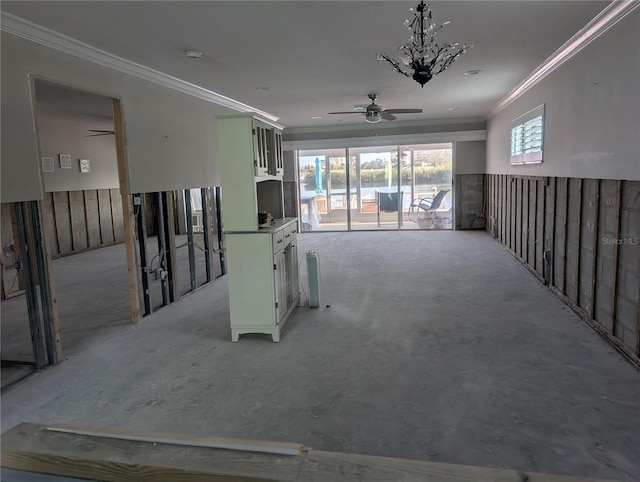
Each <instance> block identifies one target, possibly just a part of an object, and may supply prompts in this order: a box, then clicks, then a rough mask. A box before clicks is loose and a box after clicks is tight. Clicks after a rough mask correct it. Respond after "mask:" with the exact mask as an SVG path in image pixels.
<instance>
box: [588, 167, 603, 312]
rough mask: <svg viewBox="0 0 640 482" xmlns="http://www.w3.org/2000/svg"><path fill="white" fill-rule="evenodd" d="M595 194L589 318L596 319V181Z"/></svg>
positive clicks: (598, 190) (597, 225)
mask: <svg viewBox="0 0 640 482" xmlns="http://www.w3.org/2000/svg"><path fill="white" fill-rule="evenodd" d="M596 183H597V184H596V192H595V196H594V201H593V203H594V221H593V239H592V243H593V264H592V265H591V306H590V311H591V317H592V318H593V319H595V318H596V280H597V269H598V244H599V243H598V229H599V223H600V184H601V181H600V179H598V180H597V181H596Z"/></svg>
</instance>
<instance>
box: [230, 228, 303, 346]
mask: <svg viewBox="0 0 640 482" xmlns="http://www.w3.org/2000/svg"><path fill="white" fill-rule="evenodd" d="M296 231H297V223H296V220H295V219H293V220H282V221H281V222H279V223H278V225H276V226H274V227H273V228H270V229H264V230H260V231H258V232H241V233H240V232H236V233H233V232H232V233H227V235H226V246H227V263H228V267H229V275H228V279H229V305H230V314H231V340H232V341H238V339H239V336H240V335H242V334H245V333H266V334H270V335H271V337H272V339H273V341H274V342H278V341H280V331H281V330H282V328H283V326H284V324H285V323H286V321H287V318H288V317H289V315H290V314H291V312H292V311H293V309H294V308H295V307H296V306H298V303H299V301H300V291H299V287H298V260H297V246H296V238H295V235H296Z"/></svg>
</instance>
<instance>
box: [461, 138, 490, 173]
mask: <svg viewBox="0 0 640 482" xmlns="http://www.w3.org/2000/svg"><path fill="white" fill-rule="evenodd" d="M486 150H487V145H486V142H485V141H466V142H456V143H455V147H454V152H455V161H454V171H455V174H456V175H461V174H484V173H485V172H486V169H487V166H486Z"/></svg>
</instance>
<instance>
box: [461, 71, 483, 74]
mask: <svg viewBox="0 0 640 482" xmlns="http://www.w3.org/2000/svg"><path fill="white" fill-rule="evenodd" d="M480 72H482V70H467V71H466V72H465V73H464V75H478V74H479V73H480Z"/></svg>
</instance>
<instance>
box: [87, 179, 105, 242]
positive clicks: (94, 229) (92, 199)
mask: <svg viewBox="0 0 640 482" xmlns="http://www.w3.org/2000/svg"><path fill="white" fill-rule="evenodd" d="M83 196H84V212H85V215H84V219H85V225H86V227H87V244H88V246H89V247H90V248H94V247H98V246H101V245H102V236H101V235H100V208H99V207H98V191H96V190H93V189H92V190H89V191H83Z"/></svg>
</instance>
